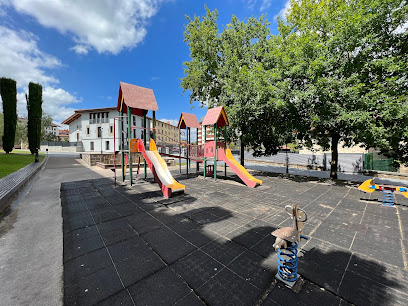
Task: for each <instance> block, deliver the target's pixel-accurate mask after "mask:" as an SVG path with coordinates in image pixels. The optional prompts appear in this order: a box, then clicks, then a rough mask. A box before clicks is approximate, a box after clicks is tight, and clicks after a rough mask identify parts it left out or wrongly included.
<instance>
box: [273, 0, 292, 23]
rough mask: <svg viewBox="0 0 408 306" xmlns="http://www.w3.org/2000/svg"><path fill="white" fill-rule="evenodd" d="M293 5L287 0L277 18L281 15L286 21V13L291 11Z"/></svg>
mask: <svg viewBox="0 0 408 306" xmlns="http://www.w3.org/2000/svg"><path fill="white" fill-rule="evenodd" d="M291 7H292V6H291V4H290V0H287V1H286V3H285V6H284V7H283V8H282V9H281V10H280V11H279V13H278V15H276V16H275V18H277V17H278V16H279V17H280V18H281V19H282V20H284V21H286V15H287V14H288V13H289V11H290V9H291Z"/></svg>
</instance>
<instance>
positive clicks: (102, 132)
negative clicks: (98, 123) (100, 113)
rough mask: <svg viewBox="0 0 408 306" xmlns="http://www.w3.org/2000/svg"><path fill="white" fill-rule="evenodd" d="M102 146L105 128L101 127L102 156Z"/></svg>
mask: <svg viewBox="0 0 408 306" xmlns="http://www.w3.org/2000/svg"><path fill="white" fill-rule="evenodd" d="M102 144H103V128H102V127H101V154H102Z"/></svg>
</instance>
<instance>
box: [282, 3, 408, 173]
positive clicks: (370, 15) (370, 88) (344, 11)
mask: <svg viewBox="0 0 408 306" xmlns="http://www.w3.org/2000/svg"><path fill="white" fill-rule="evenodd" d="M291 5H292V9H291V11H290V13H289V14H288V16H287V23H284V22H282V21H279V32H280V35H279V40H281V42H282V43H281V44H280V45H281V46H282V48H283V50H284V53H285V54H286V57H283V63H284V65H283V67H286V68H287V69H288V70H289V75H288V76H289V78H290V79H291V80H292V82H291V84H290V87H289V91H290V92H291V95H292V97H293V101H294V103H296V104H297V105H296V109H297V110H298V112H300V111H301V110H302V108H303V111H304V113H305V114H306V116H304V117H303V119H304V120H302V121H301V123H302V125H303V127H307V129H306V130H303V131H302V132H303V135H302V138H303V139H305V140H311V139H317V140H318V142H319V144H320V145H322V146H323V147H324V148H328V147H330V145H331V147H332V153H333V154H332V161H333V162H332V169H331V170H332V171H331V177H332V178H336V177H337V173H336V171H337V149H336V148H337V144H338V141H341V140H342V141H344V143H345V144H346V145H347V146H351V145H354V144H356V143H363V144H365V146H366V147H367V148H368V147H370V146H378V147H380V148H382V149H383V151H385V152H388V153H389V154H393V155H394V156H398V157H399V158H400V159H401V160H405V161H408V159H407V158H408V155H407V154H406V153H407V152H406V151H405V152H404V149H405V144H406V141H408V138H407V137H406V133H407V132H406V131H407V129H406V127H407V125H408V121H407V117H406V115H405V114H406V112H407V110H408V109H407V107H408V106H407V103H406V102H407V100H406V97H407V86H406V85H407V79H408V78H407V68H408V67H407V63H408V61H407V60H408V58H407V54H408V52H407V32H403V33H399V32H398V29H399V28H400V27H401V26H402V25H403V24H404V23H405V22H407V20H408V18H407V16H408V15H407V3H406V1H401V0H386V1H383V0H378V1H371V0H370V1H369V0H361V1H357V0H356V1H343V0H330V1H329V0H321V1H314V0H303V1H301V2H299V1H292V2H291ZM299 129H300V130H302V127H299ZM404 137H405V138H404ZM401 141H402V142H401ZM405 150H406V149H405ZM404 155H405V156H404Z"/></svg>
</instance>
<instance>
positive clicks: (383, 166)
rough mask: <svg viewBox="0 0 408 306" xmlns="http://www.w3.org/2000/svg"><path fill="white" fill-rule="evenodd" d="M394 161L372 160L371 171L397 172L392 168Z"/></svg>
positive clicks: (390, 159) (389, 159)
mask: <svg viewBox="0 0 408 306" xmlns="http://www.w3.org/2000/svg"><path fill="white" fill-rule="evenodd" d="M393 162H394V160H393V159H392V158H388V159H381V160H373V161H372V167H373V169H372V170H378V171H388V172H397V171H398V169H397V168H395V167H394V166H393Z"/></svg>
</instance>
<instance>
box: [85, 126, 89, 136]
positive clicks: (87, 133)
mask: <svg viewBox="0 0 408 306" xmlns="http://www.w3.org/2000/svg"><path fill="white" fill-rule="evenodd" d="M86 135H89V127H87V128H86Z"/></svg>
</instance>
